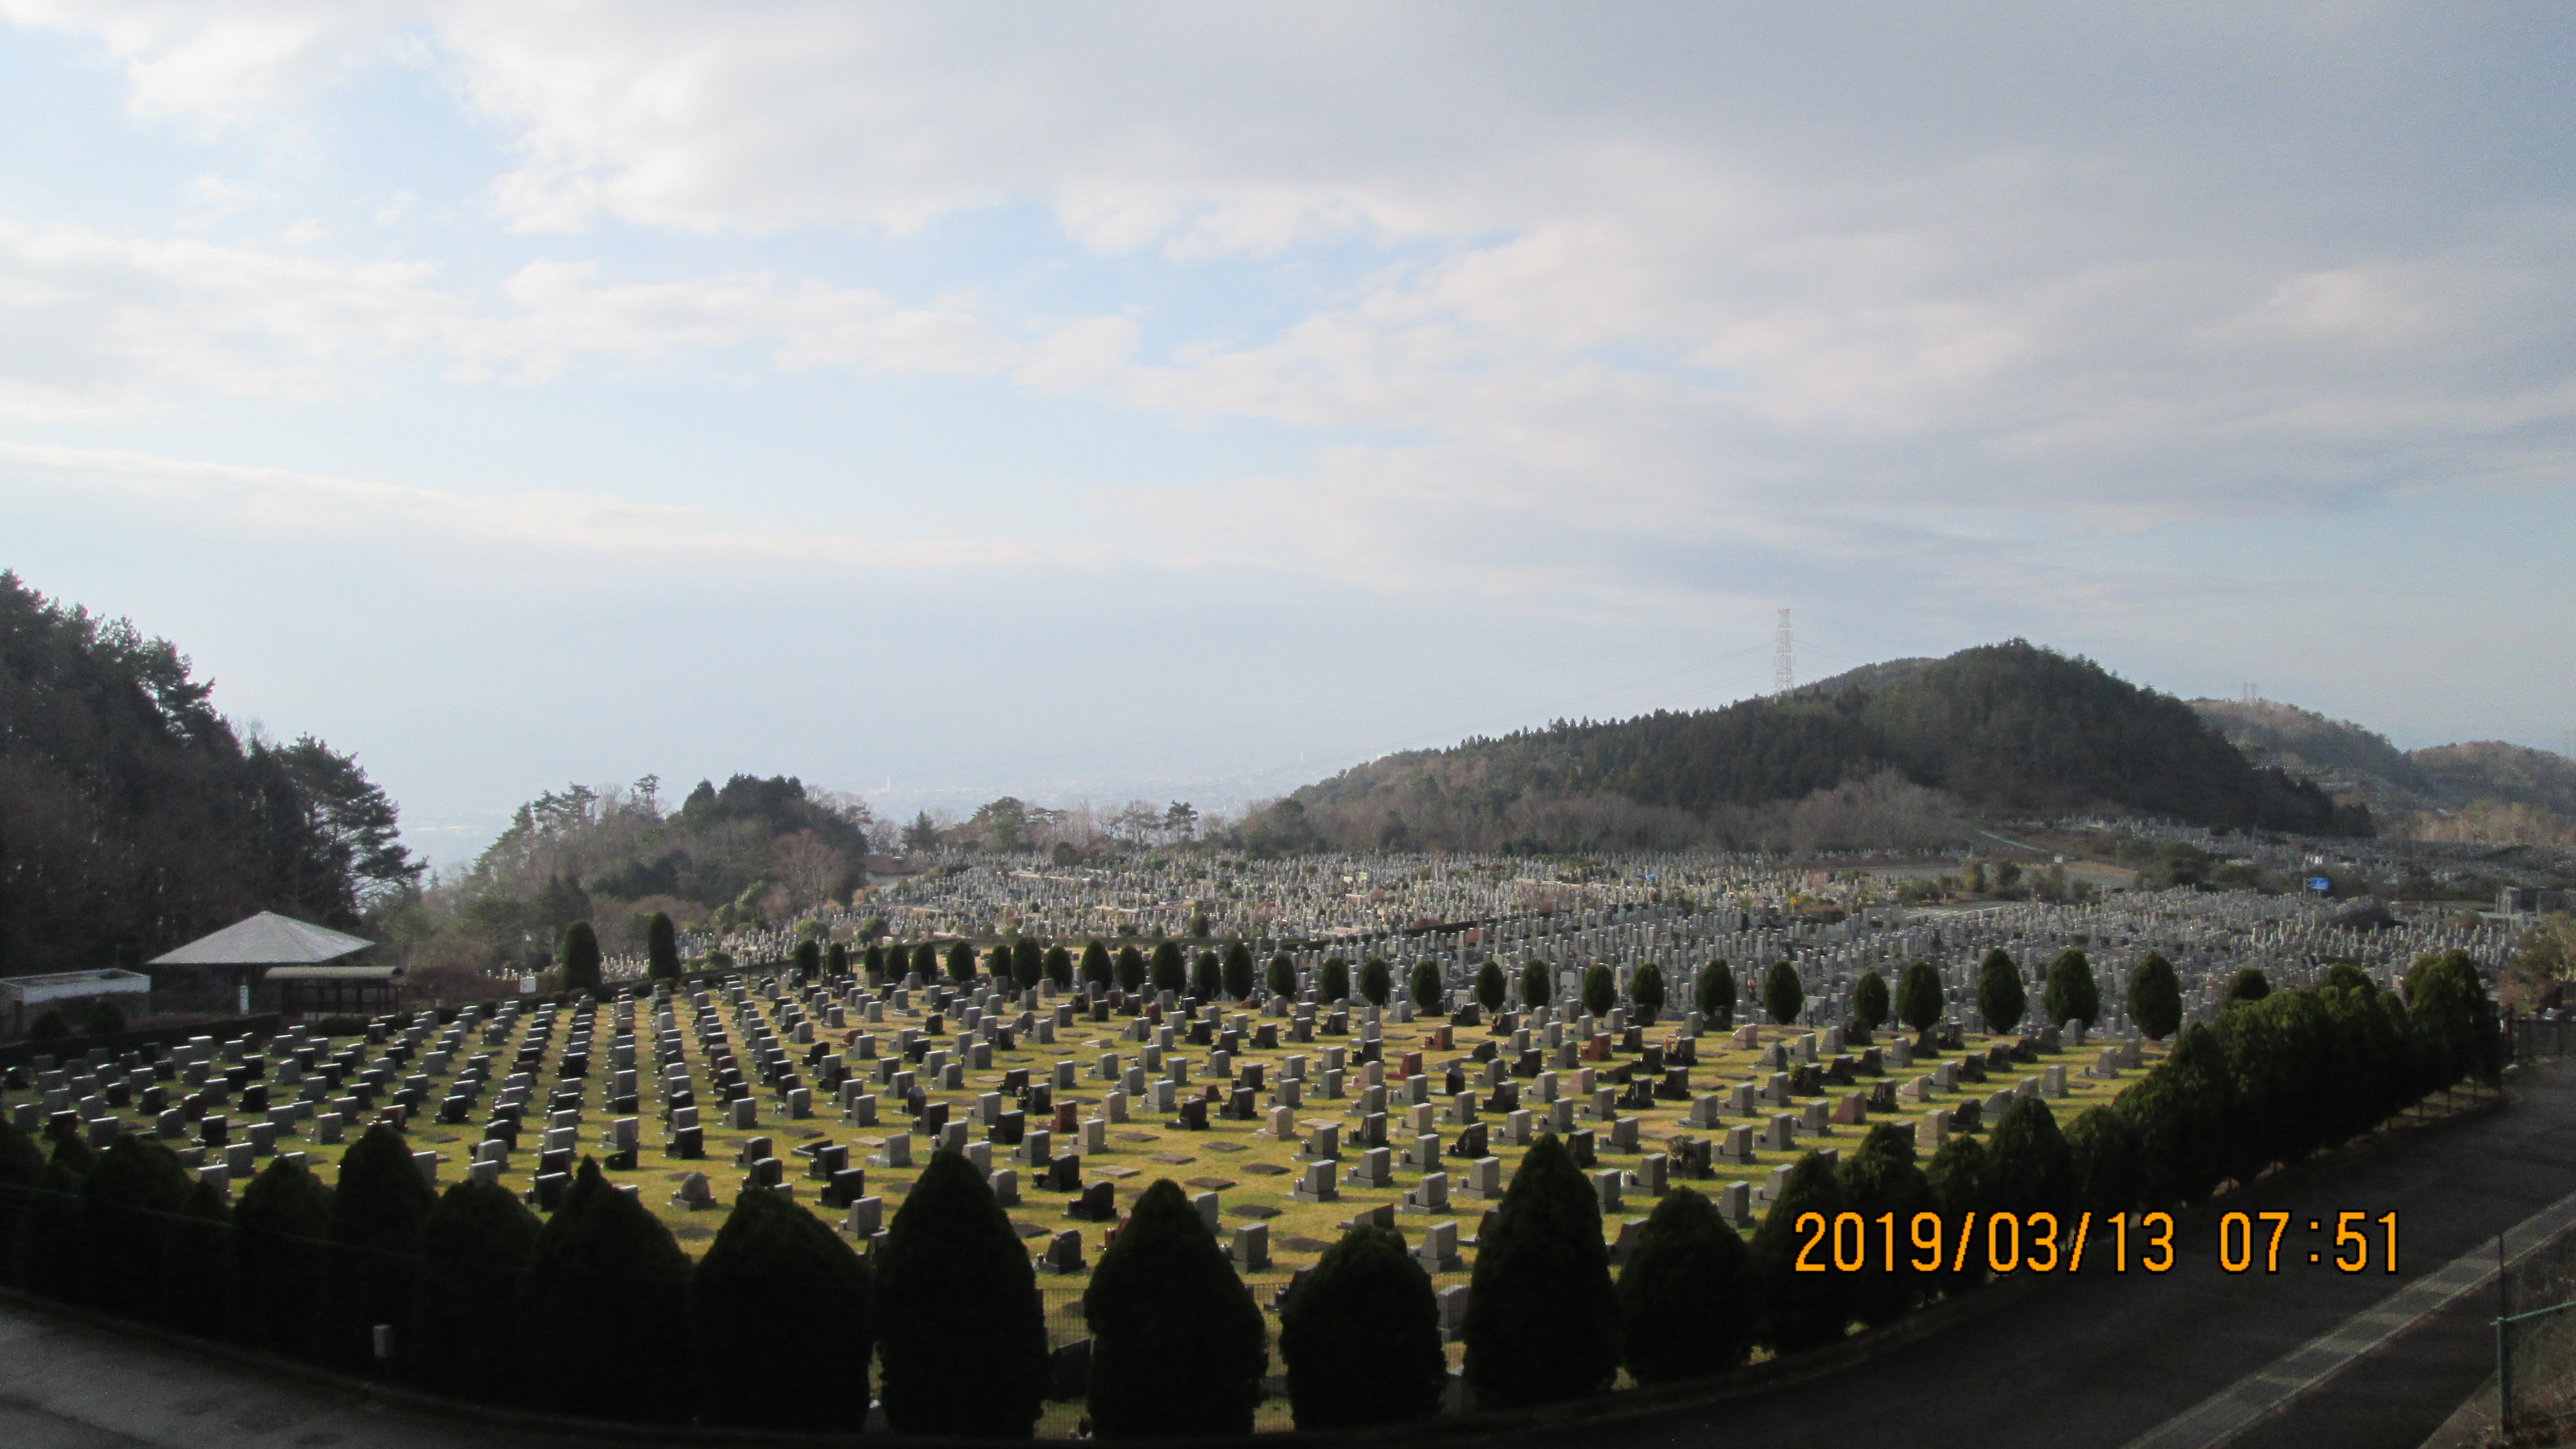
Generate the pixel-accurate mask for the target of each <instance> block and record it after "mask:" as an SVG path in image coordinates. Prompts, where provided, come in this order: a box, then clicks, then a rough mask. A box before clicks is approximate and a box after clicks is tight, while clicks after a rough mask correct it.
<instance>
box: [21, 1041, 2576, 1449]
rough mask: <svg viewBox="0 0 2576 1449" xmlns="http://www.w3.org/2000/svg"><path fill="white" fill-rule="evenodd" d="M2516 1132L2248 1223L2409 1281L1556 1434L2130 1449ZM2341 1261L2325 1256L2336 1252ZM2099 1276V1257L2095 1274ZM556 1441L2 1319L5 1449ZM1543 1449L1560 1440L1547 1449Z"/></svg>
mask: <svg viewBox="0 0 2576 1449" xmlns="http://www.w3.org/2000/svg"><path fill="white" fill-rule="evenodd" d="M2521 1090H2522V1091H2523V1093H2524V1094H2525V1098H2526V1099H2525V1100H2524V1101H2522V1102H2521V1103H2518V1104H2517V1105H2516V1106H2515V1107H2514V1109H2513V1110H2511V1111H2508V1112H2505V1113H2502V1114H2499V1115H2496V1116H2493V1117H2489V1118H2486V1119H2484V1120H2482V1121H2478V1122H2474V1123H2470V1124H2466V1125H2464V1126H2460V1127H2455V1128H2452V1129H2449V1130H2448V1131H2445V1132H2442V1133H2439V1134H2436V1135H2435V1136H2433V1137H2432V1138H2430V1139H2428V1140H2425V1141H2422V1142H2418V1143H2415V1144H2413V1145H2410V1146H2408V1147H2406V1148H2404V1149H2402V1150H2400V1151H2396V1152H2390V1153H2384V1154H2380V1155H2378V1156H2375V1157H2373V1158H2371V1159H2369V1160H2366V1161H2362V1162H2357V1163H2353V1164H2350V1165H2348V1166H2344V1167H2340V1168H2338V1169H2336V1170H2334V1171H2333V1172H2331V1173H2329V1174H2325V1175H2323V1176H2321V1177H2319V1178H2318V1179H2316V1180H2312V1181H2309V1182H2305V1183H2302V1184H2299V1185H2297V1186H2295V1187H2293V1188H2291V1189H2288V1190H2258V1191H2257V1192H2255V1193H2252V1194H2249V1195H2248V1199H2247V1201H2246V1203H2245V1206H2247V1207H2248V1208H2252V1209H2260V1208H2282V1209H2286V1210H2288V1211H2290V1212H2291V1213H2293V1214H2294V1215H2295V1221H2297V1222H2299V1223H2304V1222H2306V1221H2307V1220H2308V1219H2309V1218H2311V1217H2317V1218H2322V1219H2324V1220H2325V1221H2327V1222H2328V1223H2331V1222H2332V1221H2333V1215H2334V1214H2335V1213H2337V1212H2340V1211H2362V1212H2367V1213H2369V1214H2371V1215H2372V1216H2374V1217H2376V1216H2377V1215H2378V1214H2380V1213H2383V1212H2386V1211H2389V1210H2390V1209H2392V1208H2393V1209H2395V1210H2397V1212H2398V1213H2399V1214H2400V1218H2399V1221H2400V1233H2401V1263H2400V1269H2401V1271H2400V1273H2399V1274H2398V1275H2397V1276H2396V1277H2394V1278H2391V1277H2390V1276H2389V1275H2387V1274H2385V1273H2379V1272H2373V1273H2369V1274H2365V1275H2361V1276H2358V1277H2347V1276H2345V1275H2343V1274H2340V1273H2336V1272H2334V1271H2333V1270H2331V1269H2330V1268H2323V1267H2311V1266H2309V1265H2308V1264H2306V1263H2305V1261H2304V1252H2303V1251H2300V1250H2297V1249H2293V1250H2292V1251H2288V1252H2285V1253H2284V1255H2283V1257H2284V1267H2283V1269H2282V1271H2281V1272H2280V1273H2279V1274H2278V1275H2277V1276H2264V1275H2261V1274H2250V1275H2242V1276H2239V1275H2229V1274H2226V1273H2224V1272H2222V1271H2220V1269H2219V1268H2218V1266H2217V1253H2216V1245H2215V1242H2214V1240H2213V1236H2212V1235H2211V1234H2210V1233H2207V1232H2203V1233H2202V1234H2200V1235H2198V1236H2197V1237H2193V1236H2189V1235H2186V1236H2185V1237H2184V1238H2183V1239H2182V1241H2181V1244H2180V1249H2181V1258H2182V1261H2181V1264H2180V1266H2178V1267H2177V1268H2176V1269H2175V1270H2174V1271H2173V1272H2171V1273H2168V1274H2164V1275H2162V1276H2148V1275H2145V1274H2142V1273H2139V1272H2135V1271H2132V1272H2131V1273H2129V1274H2127V1275H2125V1276H2123V1275H2119V1274H2115V1273H2112V1272H2110V1271H2108V1269H2107V1265H2106V1264H2104V1262H2103V1260H2101V1259H2093V1260H2091V1262H2089V1263H2088V1267H2087V1270H2086V1272H2085V1273H2084V1274H2083V1275H2082V1276H2081V1277H2079V1278H2076V1279H2073V1280H2071V1281H2067V1282H2063V1283H2060V1284H2057V1285H2053V1286H2050V1287H2047V1288H2045V1289H2043V1290H2042V1291H2041V1292H2039V1293H2036V1294H2033V1295H2031V1296H2029V1297H2027V1298H2025V1299H2024V1300H2023V1301H2022V1302H2021V1303H2020V1304H2017V1305H2015V1307H2014V1308H2013V1309H2011V1310H2009V1311H2006V1312H2002V1313H1996V1314H1992V1315H1988V1316H1985V1317H1982V1318H1976V1319H1972V1320H1969V1321H1965V1322H1962V1323H1959V1324H1957V1325H1955V1326H1953V1327H1952V1328H1950V1329H1948V1330H1946V1331H1944V1332H1942V1333H1941V1334H1939V1335H1937V1336H1935V1337H1932V1338H1929V1339H1926V1340H1924V1341H1922V1342H1918V1343H1915V1344H1912V1345H1909V1346H1906V1347H1904V1348H1901V1349H1898V1350H1896V1351H1894V1352H1892V1353H1890V1354H1887V1355H1886V1356H1884V1357H1881V1358H1878V1359H1874V1360H1872V1361H1870V1362H1868V1363H1866V1364H1863V1365H1861V1366H1859V1367H1857V1368H1855V1369H1852V1370H1849V1371H1846V1372H1842V1373H1837V1374H1832V1375H1829V1376H1826V1377H1824V1378H1820V1379H1818V1380H1815V1381H1812V1382H1809V1383H1805V1384H1799V1385H1792V1386H1790V1387H1787V1388H1783V1389H1779V1390H1775V1391H1773V1392H1770V1393H1767V1394H1763V1395H1759V1396H1755V1397H1751V1398H1746V1399H1739V1400H1735V1401H1731V1402H1729V1403H1725V1404H1721V1405H1717V1406H1714V1407H1711V1408H1705V1409H1697V1410H1690V1411H1684V1412H1677V1413H1674V1414H1670V1415H1666V1416H1661V1417H1658V1418H1653V1419H1646V1420H1639V1421H1632V1422H1629V1423H1625V1424H1622V1425H1619V1426H1618V1427H1617V1428H1615V1429H1606V1428H1601V1427H1595V1428H1592V1429H1588V1430H1583V1431H1570V1432H1567V1433H1565V1434H1562V1435H1557V1436H1554V1437H1555V1438H1556V1439H1557V1440H1560V1441H1562V1442H1564V1443H1567V1444H1574V1443H1582V1444H1587V1445H1590V1444H1598V1443H1601V1442H1603V1441H1605V1440H1615V1441H1616V1442H1619V1443H1621V1444H1623V1445H1632V1446H1637V1449H1663V1446H1673V1449H1699V1446H1713V1445H1718V1444H1728V1445H1737V1444H1746V1443H1759V1444H1764V1445H1766V1446H1772V1449H1788V1446H1795V1445H1801V1444H1819V1445H1831V1446H1834V1449H1870V1446H1875V1445H1887V1446H1891V1449H1893V1446H1898V1445H1903V1446H1905V1449H1922V1446H1924V1445H1927V1444H1930V1445H1954V1444H1955V1445H1975V1446H1978V1449H2016V1446H2023V1445H2028V1446H2033V1449H2040V1446H2045V1449H2086V1446H2099V1449H2120V1446H2123V1445H2126V1444H2128V1443H2129V1442H2130V1441H2131V1440H2133V1439H2135V1438H2137V1437H2138V1436H2140V1435H2142V1434H2145V1433H2147V1432H2149V1431H2151V1430H2154V1429H2156V1428H2157V1427H2158V1426H2160V1425H2163V1424H2165V1423H2167V1422H2168V1421H2170V1420H2172V1419H2174V1418H2175V1417H2176V1416H2178V1415H2181V1414H2183V1413H2185V1412H2187V1411H2189V1410H2191V1409H2192V1408H2193V1407H2194V1406H2196V1405H2198V1404H2201V1403H2202V1402H2203V1401H2205V1400H2207V1399H2208V1398H2209V1397H2210V1396H2211V1395H2213V1394H2216V1393H2219V1392H2221V1391H2223V1390H2226V1389H2227V1388H2228V1387H2229V1386H2230V1385H2232V1384H2236V1383H2237V1382H2239V1381H2240V1380H2242V1379H2244V1378H2245V1376H2247V1375H2249V1374H2252V1373H2255V1372H2257V1371H2259V1370H2262V1369H2263V1368H2265V1367H2266V1366H2267V1365H2270V1364H2272V1363H2273V1362H2274V1361H2275V1360H2277V1359H2279V1358H2281V1357H2282V1356H2283V1355H2285V1354H2287V1353H2290V1352H2292V1351H2294V1350H2296V1349H2298V1348H2299V1347H2301V1346H2302V1345H2304V1344H2306V1343H2308V1342H2309V1341H2310V1340H2312V1339H2315V1338H2317V1337H2320V1336H2322V1335H2324V1334H2327V1333H2329V1332H2332V1331H2333V1330H2334V1329H2335V1328H2336V1327H2337V1326H2338V1325H2340V1324H2343V1323H2345V1322H2346V1321H2347V1320H2350V1319H2352V1318H2353V1317H2354V1316H2355V1315H2357V1314H2360V1313H2363V1312H2364V1311H2366V1310H2368V1309H2370V1308H2372V1307H2373V1306H2374V1305H2376V1304H2378V1303H2380V1302H2381V1301H2382V1300H2384V1299H2386V1298H2387V1297H2388V1295H2389V1294H2390V1293H2391V1292H2392V1291H2393V1290H2395V1289H2397V1288H2399V1287H2400V1286H2402V1285H2404V1284H2406V1283H2408V1282H2410V1281H2412V1280H2414V1279H2416V1278H2418V1277H2421V1276H2423V1275H2425V1274H2427V1273H2429V1272H2431V1271H2433V1270H2436V1269H2439V1268H2441V1267H2443V1266H2444V1265H2445V1264H2448V1263H2449V1262H2451V1260H2453V1259H2455V1258H2457V1257H2459V1256H2460V1255H2462V1254H2464V1253H2469V1252H2473V1251H2479V1250H2481V1248H2482V1247H2486V1248H2490V1249H2491V1245H2492V1242H2493V1239H2494V1236H2495V1234H2496V1233H2498V1232H2499V1231H2502V1230H2503V1229H2505V1228H2507V1227H2509V1226H2511V1225H2512V1224H2514V1223H2517V1222H2519V1221H2521V1220H2522V1219H2524V1218H2526V1217H2529V1216H2531V1215H2532V1214H2534V1213H2536V1212H2539V1211H2541V1210H2543V1209H2544V1208H2547V1207H2548V1206H2550V1205H2551V1204H2552V1203H2554V1202H2556V1201H2557V1200H2558V1199H2560V1198H2562V1197H2565V1196H2567V1195H2568V1194H2570V1193H2576V1067H2561V1068H2553V1069H2551V1070H2549V1071H2548V1072H2546V1073H2544V1074H2542V1075H2540V1076H2539V1077H2537V1078H2535V1079H2533V1080H2531V1081H2528V1082H2527V1083H2525V1084H2524V1085H2523V1087H2522V1088H2521ZM2326 1246H2327V1249H2328V1251H2331V1247H2330V1245H2326ZM2089 1256H2090V1255H2089V1254H2088V1257H2089ZM2489 1311H2490V1310H2489V1309H2488V1306H2487V1300H2486V1298H2485V1297H2484V1296H2483V1295H2475V1296H2473V1297H2472V1298H2470V1299H2468V1300H2464V1301H2461V1302H2459V1303H2456V1304H2454V1305H2452V1306H2451V1307H2450V1308H2448V1309H2446V1310H2444V1311H2442V1312H2440V1313H2437V1314H2435V1315H2433V1316H2432V1317H2431V1318H2430V1319H2428V1320H2426V1321H2425V1322H2424V1323H2423V1324H2421V1325H2420V1326H2417V1327H2415V1328H2413V1329H2411V1330H2409V1331H2407V1332H2405V1333H2402V1334H2400V1335H2399V1336H2398V1337H2396V1338H2395V1339H2394V1340H2392V1341H2391V1342H2389V1343H2388V1344H2386V1345H2385V1346H2383V1347H2382V1348H2380V1349H2379V1350H2377V1351H2375V1352H2374V1353H2372V1354H2371V1355H2369V1356H2368V1357H2365V1358H2363V1359H2362V1360H2360V1361H2359V1362H2358V1363H2356V1364H2354V1365H2353V1366H2352V1367H2351V1368H2349V1369H2346V1370H2345V1371H2343V1372H2341V1373H2340V1374H2337V1375H2336V1376H2335V1377H2334V1378H2332V1379H2330V1380H2328V1381H2327V1382H2326V1383H2325V1384H2324V1385H2323V1386H2321V1387H2319V1388H2317V1389H2315V1390H2312V1391H2309V1392H2308V1393H2305V1394H2303V1395H2301V1396H2300V1397H2298V1398H2297V1399H2295V1400H2293V1401H2292V1402H2291V1403H2290V1404H2288V1405H2287V1406H2286V1407H2285V1408H2283V1409H2281V1410H2279V1411H2276V1412H2275V1413H2274V1414H2272V1415H2271V1416H2269V1417H2267V1418H2265V1419H2264V1420H2262V1421H2259V1422H2257V1423H2256V1424H2254V1425H2253V1426H2251V1428H2250V1429H2248V1430H2247V1431H2246V1432H2245V1434H2244V1435H2242V1436H2241V1437H2240V1438H2239V1439H2238V1440H2237V1442H2238V1443H2239V1444H2242V1445H2245V1446H2249V1449H2252V1446H2261V1449H2273V1446H2283V1449H2286V1446H2292V1445H2309V1444H2328V1443H2330V1444H2336V1445H2339V1446H2355V1449H2373V1446H2386V1449H2415V1446H2417V1445H2419V1444H2421V1443H2422V1442H2423V1440H2424V1438H2425V1437H2426V1436H2427V1435H2428V1434H2430V1433H2431V1432H2432V1431H2433V1430H2434V1429H2435V1428H2436V1427H2438V1426H2439V1425H2440V1424H2441V1423H2442V1421H2443V1419H2444V1418H2445V1417H2447V1416H2448V1415H2449V1414H2450V1413H2451V1412H2452V1410H2453V1409H2455V1408H2457V1407H2458V1406H2459V1404H2460V1402H2461V1401H2462V1400H2463V1399H2465V1398H2466V1397H2467V1396H2468V1395H2469V1394H2470V1393H2471V1392H2472V1391H2474V1390H2475V1389H2476V1387H2477V1385H2478V1384H2479V1382H2480V1381H2481V1380H2482V1379H2483V1378H2484V1377H2485V1375H2486V1373H2487V1371H2488V1369H2489V1367H2490V1365H2489V1364H2488V1362H2487V1359H2486V1356H2485V1355H2486V1339H2485V1337H2484V1324H2485V1319H2486V1316H2487V1313H2488V1312H2489ZM549 1442H552V1443H557V1444H559V1443H560V1441H545V1440H534V1439H514V1438H513V1437H512V1436H509V1435H502V1434H493V1433H490V1432H486V1431H482V1430H477V1429H471V1428H465V1427H460V1426H455V1425H450V1424H447V1423H444V1422H440V1421H437V1420H429V1419H420V1418H415V1417H413V1416H411V1415H408V1414H405V1413H401V1412H397V1411H390V1410H382V1409H376V1408H371V1407H368V1406H366V1405H364V1404H361V1403H356V1402H353V1401H351V1400H349V1399H348V1398H347V1397H345V1396H343V1395H340V1394H336V1393H332V1392H329V1391H325V1390H320V1389H315V1388H309V1387H306V1386H303V1385H301V1384H298V1383H295V1382H291V1381H277V1380H271V1379H267V1378H264V1377H262V1376H259V1375H256V1374H245V1373H240V1372H236V1371H234V1370H232V1369H230V1368H228V1367H226V1366H224V1365H223V1364H221V1363H218V1362H213V1361H208V1360H202V1359H199V1358H196V1357H194V1356H192V1355H189V1354H185V1353H177V1352H172V1351H168V1350H165V1349H161V1348H158V1347H156V1346H153V1345H151V1344H148V1343H143V1342H139V1341H137V1340H133V1339H130V1338H127V1337H125V1336H123V1335H120V1334H116V1333H113V1332H109V1331H105V1330H95V1329H89V1328H85V1327H81V1326H78V1325H65V1324H58V1323H55V1322H53V1321H51V1320H48V1319H45V1318H42V1317H40V1316H36V1315H31V1314H25V1313H19V1312H15V1311H11V1310H7V1309H0V1444H5V1445H9V1446H12V1449H128V1446H132V1449H143V1446H149V1449H236V1446H239V1449H253V1446H257V1449H286V1446H292V1449H467V1446H485V1449H507V1446H512V1445H533V1444H539V1443H549ZM1533 1442H1537V1443H1545V1442H1547V1441H1545V1440H1540V1441H1533Z"/></svg>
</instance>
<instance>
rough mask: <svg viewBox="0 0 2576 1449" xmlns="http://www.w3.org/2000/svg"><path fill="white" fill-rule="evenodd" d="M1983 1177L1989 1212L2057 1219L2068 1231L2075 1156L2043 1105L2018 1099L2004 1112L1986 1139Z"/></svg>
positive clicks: (2054, 1116) (2073, 1198)
mask: <svg viewBox="0 0 2576 1449" xmlns="http://www.w3.org/2000/svg"><path fill="white" fill-rule="evenodd" d="M1986 1171H1987V1173H1988V1176H1989V1190H1988V1196H1989V1198H1990V1202H1991V1208H1992V1210H1993V1211H1995V1212H1999V1213H2020V1214H2022V1215H2023V1216H2024V1217H2027V1216H2029V1215H2030V1214H2032V1213H2042V1212H2044V1213H2055V1214H2056V1215H2057V1217H2058V1220H2059V1223H2060V1225H2061V1226H2071V1225H2072V1224H2071V1223H2068V1221H2067V1218H2066V1215H2067V1213H2069V1212H2070V1211H2072V1210H2073V1209H2074V1207H2075V1205H2076V1189H2075V1154H2074V1153H2073V1152H2072V1151H2070V1150H2069V1149H2068V1147H2067V1145H2066V1135H2065V1134H2064V1133H2062V1132H2060V1131H2058V1130H2057V1114H2056V1113H2054V1112H2051V1111H2050V1110H2048V1104H2047V1103H2046V1102H2044V1101H2041V1100H2040V1099H2039V1098H2037V1097H2016V1098H2014V1099H2013V1104H2012V1105H2011V1106H2009V1107H2007V1108H2005V1109H2004V1115H2003V1120H2002V1121H2000V1122H1997V1123H1996V1124H1995V1130H1994V1131H1993V1132H1992V1133H1990V1134H1988V1135H1987V1138H1986ZM2069 1241H2072V1240H2071V1239H2070V1240H2069Z"/></svg>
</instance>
